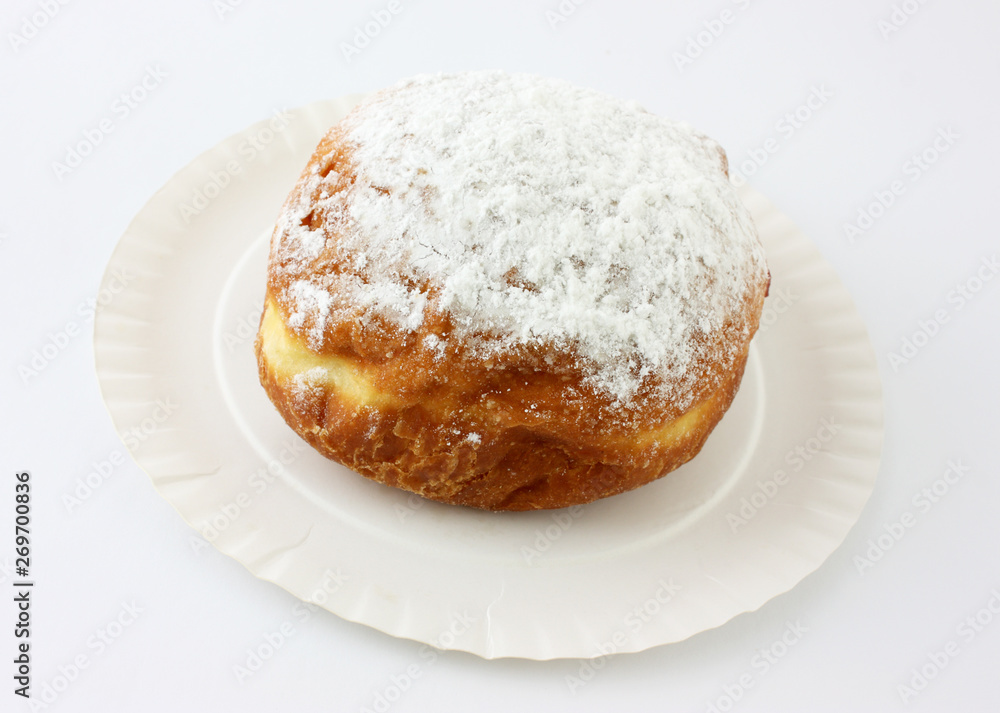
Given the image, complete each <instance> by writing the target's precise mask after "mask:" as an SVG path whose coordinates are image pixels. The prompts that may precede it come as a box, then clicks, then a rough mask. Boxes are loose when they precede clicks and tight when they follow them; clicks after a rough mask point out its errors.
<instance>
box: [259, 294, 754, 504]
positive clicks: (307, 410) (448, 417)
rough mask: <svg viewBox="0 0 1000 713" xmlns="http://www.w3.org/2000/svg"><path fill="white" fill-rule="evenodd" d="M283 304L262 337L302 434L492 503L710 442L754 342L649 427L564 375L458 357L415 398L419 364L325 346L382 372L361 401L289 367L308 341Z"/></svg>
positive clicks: (617, 489)
mask: <svg viewBox="0 0 1000 713" xmlns="http://www.w3.org/2000/svg"><path fill="white" fill-rule="evenodd" d="M277 314H278V310H277V308H276V303H275V302H274V301H273V300H268V303H267V306H266V307H265V313H264V315H263V317H262V330H261V334H260V335H259V336H258V338H257V342H256V350H257V360H258V366H259V372H260V380H261V383H262V384H263V385H264V388H265V389H266V391H267V393H268V395H269V396H270V398H271V400H272V402H273V403H274V405H275V406H276V407H277V409H278V411H279V412H280V413H281V415H282V416H283V417H284V419H285V421H286V422H288V424H289V425H290V426H291V427H292V428H293V429H294V430H295V431H296V432H297V433H299V434H300V435H301V436H302V437H303V438H305V439H306V440H307V441H308V442H309V443H310V444H311V445H312V446H313V447H315V448H316V449H317V450H318V451H319V452H320V453H322V454H323V455H325V456H326V457H328V458H331V459H333V460H336V461H337V462H339V463H342V464H343V465H345V466H347V467H348V468H351V469H352V470H355V471H357V472H359V473H361V474H363V475H365V476H367V477H369V478H371V479H373V480H376V481H378V482H381V483H384V484H386V485H391V486H395V487H398V488H402V489H404V490H409V491H411V492H415V493H418V494H420V495H422V496H424V497H427V498H430V499H432V500H437V501H440V502H445V503H454V504H461V505H469V506H472V507H477V508H485V509H491V510H535V509H549V508H560V507H567V506H570V505H576V504H581V503H587V502H591V501H593V500H597V499H599V498H603V497H607V496H610V495H615V494H618V493H622V492H626V491H628V490H632V489H634V488H637V487H639V486H640V485H644V484H646V483H648V482H650V481H652V480H655V479H657V478H659V477H660V476H662V475H664V474H665V473H667V472H669V471H671V470H674V469H675V468H677V467H679V466H680V465H682V464H684V463H686V462H687V461H688V460H690V459H691V458H693V457H694V456H695V455H696V454H697V453H698V451H699V450H701V447H702V445H703V444H704V442H705V440H706V439H707V438H708V435H709V434H710V433H711V431H712V429H713V428H714V427H715V425H716V424H717V423H718V422H719V420H720V419H721V418H722V416H723V414H724V413H725V411H726V409H727V408H728V407H729V405H730V403H731V402H732V399H733V397H734V396H735V395H736V391H737V389H738V388H739V384H740V380H741V378H742V375H743V370H744V367H745V365H746V353H745V352H744V354H743V356H742V357H741V358H740V359H739V361H738V363H737V364H736V365H735V366H734V368H732V369H730V370H729V371H728V372H727V373H726V374H724V375H723V376H722V378H721V379H720V380H719V381H718V382H717V385H716V387H715V389H714V390H713V391H712V392H711V393H710V394H709V395H708V396H707V397H706V398H705V399H703V400H702V401H701V402H699V403H698V404H697V405H696V406H694V407H693V408H691V409H690V410H688V411H687V412H686V413H685V414H684V415H681V416H678V417H676V418H672V419H667V420H664V419H663V418H662V415H663V414H662V413H660V414H645V417H644V418H643V419H642V424H643V426H642V427H639V428H635V427H633V428H631V429H627V430H623V429H622V428H614V427H610V428H602V424H601V423H600V422H595V421H589V420H586V419H581V418H580V411H584V412H586V411H590V412H593V411H595V409H594V403H595V399H593V398H591V399H589V400H588V399H584V400H583V401H586V403H584V404H578V405H579V407H580V409H579V410H577V409H576V408H575V407H574V406H567V402H566V399H565V395H566V390H564V389H562V388H560V387H559V384H562V383H565V382H562V381H561V379H560V380H559V381H558V383H556V382H555V381H554V380H553V379H552V377H551V375H549V374H546V373H544V372H540V373H534V374H527V375H526V374H523V373H520V372H518V373H517V374H516V375H514V374H511V373H509V372H506V373H504V372H503V371H502V370H501V372H500V374H497V373H496V372H497V370H496V369H491V370H489V371H490V372H491V378H490V379H489V381H486V380H484V379H483V378H482V376H483V375H482V373H480V374H478V376H479V379H478V380H477V379H476V378H475V376H476V375H475V374H474V373H470V372H468V371H461V370H456V369H455V368H454V367H455V366H456V365H455V364H454V363H452V364H450V366H451V367H453V368H452V369H451V372H452V374H453V375H454V376H453V378H452V379H450V380H449V382H447V383H446V384H445V385H441V386H439V387H438V388H425V389H422V390H420V391H419V393H417V394H412V395H410V396H409V397H406V396H404V394H406V393H407V389H404V388H401V387H402V386H403V384H404V383H405V382H406V381H407V380H408V378H407V373H408V372H403V371H396V372H392V371H391V370H390V371H389V372H388V373H386V369H384V365H383V364H379V363H377V362H372V361H368V360H365V359H360V358H355V359H347V360H340V361H339V362H337V365H336V366H335V365H334V364H333V362H332V361H330V359H329V358H324V357H319V356H318V355H314V356H313V358H317V359H320V360H321V361H322V363H324V364H326V365H327V366H328V367H329V369H330V370H333V371H336V372H337V373H338V374H343V372H349V377H343V376H341V377H338V379H337V380H338V381H341V383H342V380H343V378H350V379H351V380H353V381H354V382H355V383H364V384H369V385H371V384H373V383H377V384H378V386H379V388H378V393H379V394H380V395H381V397H382V398H380V399H374V398H370V397H371V392H370V391H369V389H370V386H367V387H365V388H364V389H362V391H363V393H365V394H367V395H368V396H369V398H366V399H362V400H359V399H358V398H356V397H355V395H354V394H352V393H351V392H350V390H349V389H345V388H343V386H342V385H338V384H335V383H333V382H330V381H327V382H325V383H324V381H323V380H322V379H320V380H318V381H315V382H312V383H302V382H300V383H298V384H297V383H296V375H301V374H302V373H303V371H302V370H297V371H289V370H286V369H284V368H283V367H284V365H285V361H286V356H287V352H285V351H283V349H284V348H285V347H286V346H287V344H288V343H291V344H292V347H291V348H292V349H293V350H300V352H299V353H300V354H307V355H308V354H309V350H308V349H307V348H306V347H305V346H304V345H302V344H301V342H298V341H297V339H296V338H295V337H294V335H292V334H290V333H289V332H287V331H286V332H284V334H282V335H281V338H280V339H279V338H277V337H276V335H275V333H274V331H273V325H274V324H275V323H276V321H277V320H276V319H275V317H276V315H277ZM265 325H272V326H270V327H265ZM277 328H278V329H283V325H280V324H279V326H278V327H277ZM276 344H277V345H279V346H277V347H276V346H275V345H276ZM282 345H284V346H282ZM310 363H312V362H310ZM373 375H377V376H373ZM389 383H393V384H395V385H396V386H397V388H395V389H393V388H391V387H388V386H387V384H389ZM475 383H478V388H473V384H475ZM578 386H579V384H578ZM383 389H384V390H383ZM459 394H461V396H459ZM578 400H579V399H578ZM379 401H380V402H379ZM531 405H534V407H535V408H531V407H530V406H531ZM588 407H589V408H588ZM655 416H659V417H660V418H655ZM470 435H472V436H473V438H471V439H470Z"/></svg>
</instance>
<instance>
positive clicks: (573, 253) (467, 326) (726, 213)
mask: <svg viewBox="0 0 1000 713" xmlns="http://www.w3.org/2000/svg"><path fill="white" fill-rule="evenodd" d="M341 128H342V129H344V130H345V132H344V139H345V140H346V142H347V143H348V144H349V145H350V146H351V147H352V148H353V152H354V153H353V164H354V168H355V170H356V172H357V176H356V180H354V182H353V184H351V185H350V187H349V188H348V189H347V190H339V191H334V190H326V189H325V188H324V186H325V185H328V184H329V185H333V184H334V182H335V181H336V180H337V178H338V177H337V176H335V175H333V176H329V175H328V176H323V175H321V174H320V173H315V174H313V175H312V176H310V177H309V179H308V185H307V186H306V190H303V191H302V195H303V196H304V197H305V198H308V197H309V196H314V195H319V196H320V197H319V199H318V201H316V202H315V203H313V202H311V201H306V200H303V201H301V202H300V203H299V204H295V205H289V206H286V211H285V214H284V215H283V216H282V219H281V221H279V226H278V228H279V235H280V236H281V238H280V244H279V246H278V250H279V252H280V253H281V255H282V256H283V258H284V260H285V263H286V264H287V265H288V267H287V268H286V269H288V270H290V271H292V272H293V273H294V274H293V277H295V278H296V279H293V280H291V281H290V282H289V286H288V287H287V289H286V291H285V294H283V295H282V298H283V299H284V300H285V301H286V303H287V304H291V305H292V309H291V316H290V318H289V326H290V327H292V328H293V329H301V330H302V331H303V332H304V333H306V336H307V337H308V338H309V339H310V341H311V342H312V343H313V344H314V345H316V344H319V343H320V342H321V341H322V338H323V332H324V329H325V326H326V324H327V321H328V320H329V319H330V316H331V314H333V313H334V312H335V311H336V310H338V309H346V308H347V306H348V305H349V306H350V308H351V309H352V310H355V312H356V311H357V310H359V309H360V310H361V311H362V312H363V313H365V314H372V315H374V314H377V315H379V316H380V317H381V318H383V319H385V320H388V321H389V322H390V323H392V324H394V325H396V327H397V328H398V329H401V330H404V331H407V332H416V331H418V330H419V329H420V327H421V325H422V324H423V322H424V318H425V310H427V309H428V308H431V307H433V308H434V309H439V310H444V311H446V312H447V313H448V314H449V315H450V316H451V319H452V323H453V324H454V327H455V336H457V337H460V338H463V339H469V340H472V342H473V343H474V344H475V345H476V346H475V348H476V349H478V350H480V352H481V353H482V354H483V355H484V356H485V355H488V354H491V353H502V352H504V351H505V350H509V349H512V348H516V347H517V346H519V345H521V346H523V345H530V344H545V345H553V346H555V347H559V348H566V349H571V350H573V351H574V353H575V354H576V355H577V356H578V358H579V360H580V363H581V364H582V365H583V366H584V368H585V371H586V374H587V379H588V380H589V382H590V383H591V384H592V385H593V386H594V387H595V388H596V389H598V390H599V391H601V392H603V393H606V394H608V395H611V396H612V397H614V398H615V399H617V400H619V401H621V402H627V401H628V400H629V399H631V398H632V397H633V396H634V395H635V394H636V393H637V392H638V391H639V389H640V388H641V385H642V384H643V382H644V380H648V379H649V378H650V377H655V380H656V381H657V382H658V383H660V384H661V385H662V386H663V388H664V389H666V390H667V391H668V392H669V393H665V394H664V395H666V396H670V397H671V398H675V399H680V400H683V395H684V392H685V389H688V388H689V387H690V383H691V382H692V381H693V380H694V379H695V378H696V377H697V375H696V374H692V373H690V368H689V367H690V366H691V365H692V364H693V363H694V362H695V361H696V359H697V357H698V353H697V350H698V349H699V348H702V347H699V346H698V345H699V344H702V345H704V344H705V343H706V342H714V341H716V340H714V339H713V335H717V333H718V330H720V329H721V328H722V326H723V323H724V320H725V319H726V317H727V316H728V315H732V314H733V313H735V312H737V311H738V310H739V309H740V308H741V305H742V304H743V302H744V300H746V299H747V291H748V285H750V284H756V283H758V282H759V281H760V279H761V275H762V274H766V265H765V262H764V255H763V251H762V248H761V246H760V244H759V241H758V240H757V236H756V231H755V229H754V227H753V224H752V223H751V221H750V217H749V214H748V213H747V211H746V210H745V208H744V207H743V206H742V204H740V202H739V199H738V198H737V196H736V195H735V192H734V190H733V189H732V187H731V186H730V185H729V182H728V180H727V178H726V176H725V175H724V173H723V172H722V158H721V153H720V151H719V149H718V146H717V145H716V144H715V142H713V141H711V140H710V139H707V138H706V137H704V136H702V135H700V134H698V133H697V132H695V131H693V130H692V129H690V127H687V126H686V125H683V124H679V123H676V122H672V121H669V120H667V119H664V118H662V117H659V116H656V115H653V114H650V113H648V112H645V111H643V110H642V109H641V108H639V107H638V106H636V105H634V104H631V103H626V102H623V101H620V100H617V99H614V98H611V97H608V96H606V95H603V94H600V93H598V92H595V91H591V90H587V89H580V88H577V87H574V86H572V85H570V84H567V83H565V82H561V81H556V80H549V79H542V78H539V77H534V76H530V75H508V74H504V73H500V72H470V73H463V74H455V75H433V76H420V77H416V78H413V79H410V80H407V81H404V82H402V83H400V84H399V85H397V86H396V87H393V88H392V89H390V90H388V91H386V92H381V93H379V94H377V95H374V96H373V97H371V98H370V99H369V100H368V101H367V102H366V103H365V104H364V105H363V106H362V107H360V108H359V109H357V110H356V111H355V112H354V113H352V114H351V115H350V116H349V117H348V118H347V119H346V120H345V123H344V124H343V126H342V127H341ZM314 211H318V213H319V215H320V216H321V217H323V218H324V219H325V220H327V221H331V222H334V223H336V224H337V226H338V228H337V230H336V233H337V237H336V240H335V241H334V240H333V239H331V238H329V237H327V235H326V234H325V233H324V231H323V229H322V227H318V228H311V227H309V223H308V221H306V217H307V216H308V215H310V214H312V213H313V212H314ZM324 250H327V251H332V252H333V253H335V254H336V257H337V260H339V261H340V262H341V263H342V264H346V265H349V266H350V269H349V270H343V271H340V272H338V274H337V275H336V276H330V275H317V274H315V273H314V272H311V271H309V270H308V269H306V267H307V266H309V265H311V264H312V261H314V260H316V259H317V258H318V257H319V256H320V255H321V254H322V252H323V251H324ZM296 271H299V272H296ZM428 285H431V286H432V288H429V287H428ZM431 292H433V294H431ZM420 344H421V345H422V348H425V349H428V350H432V351H435V352H437V353H440V354H443V353H444V343H443V340H442V339H439V338H438V337H437V336H435V335H426V336H425V337H423V338H422V339H421V341H420Z"/></svg>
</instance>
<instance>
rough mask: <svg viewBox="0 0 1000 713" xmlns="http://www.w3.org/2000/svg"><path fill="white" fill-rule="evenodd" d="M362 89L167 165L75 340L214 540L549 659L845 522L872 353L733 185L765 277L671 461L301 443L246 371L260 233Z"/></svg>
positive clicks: (327, 600) (438, 633)
mask: <svg viewBox="0 0 1000 713" xmlns="http://www.w3.org/2000/svg"><path fill="white" fill-rule="evenodd" d="M358 98H359V97H348V98H344V99H339V100H334V101H327V102H321V103H317V104H313V105H310V106H307V107H304V108H302V109H298V110H295V111H292V112H287V113H285V114H278V115H275V116H273V117H271V118H270V119H268V120H265V121H263V122H261V123H258V124H255V125H254V126H252V127H250V128H249V129H247V130H246V131H244V132H242V133H240V134H237V135H235V136H233V137H232V138H229V139H227V140H226V141H223V142H222V143H221V144H219V145H218V146H216V147H215V148H213V149H212V150H210V151H208V152H206V153H205V154H203V155H202V156H201V157H199V158H198V159H197V160H195V161H194V162H193V163H191V164H190V165H189V166H188V167H186V168H185V169H184V170H182V171H181V172H180V173H178V174H177V175H176V176H175V177H174V178H172V179H171V180H170V181H169V182H168V183H167V185H166V186H164V187H163V188H162V189H161V190H160V191H159V192H158V193H157V194H156V195H154V196H153V197H152V199H151V200H150V201H149V203H148V204H147V205H146V206H145V207H144V208H143V209H142V211H141V212H140V213H139V215H138V216H137V217H136V218H135V220H134V221H133V223H132V225H131V226H129V229H128V231H127V232H126V233H125V235H124V236H123V237H122V239H121V241H120V243H119V244H118V246H117V248H116V250H115V252H114V254H113V256H112V258H111V260H110V263H109V265H108V268H107V272H106V274H105V277H104V281H103V284H102V290H103V289H106V290H108V291H107V292H102V293H101V294H109V295H111V294H113V295H114V297H113V298H112V299H111V300H110V301H109V303H108V304H106V305H105V306H104V308H103V309H102V310H101V311H100V313H99V315H98V317H97V319H96V321H95V330H94V332H95V333H94V349H95V352H96V364H97V373H98V378H99V381H100V384H101V390H102V393H103V396H104V400H105V402H106V404H107V408H108V411H109V412H110V414H111V417H112V419H113V421H114V424H115V427H116V428H117V430H118V431H119V433H120V434H121V436H122V439H123V441H124V442H125V444H126V446H127V447H128V448H129V450H130V451H131V453H132V455H133V457H134V458H135V460H136V462H137V463H138V464H139V466H140V467H142V469H143V470H145V471H146V472H147V473H148V474H149V477H150V478H151V479H152V481H153V483H154V484H155V486H156V488H157V490H158V491H159V493H160V494H161V495H162V496H163V497H164V498H166V499H167V500H168V501H169V502H170V503H171V504H173V505H174V507H176V508H177V510H178V511H179V512H180V513H181V515H182V516H183V517H184V518H185V520H187V522H189V523H190V524H191V526H192V527H194V528H195V529H196V530H198V531H199V532H200V533H202V535H203V536H204V537H205V538H206V539H208V540H209V541H211V542H212V544H214V545H215V546H216V547H217V548H218V549H219V550H220V551H222V552H224V553H226V554H227V555H230V556H232V557H234V558H235V559H237V560H238V561H240V562H241V563H243V564H244V565H245V566H246V567H247V569H249V570H250V571H251V572H252V573H254V574H255V575H257V576H258V577H261V578H263V579H266V580H269V581H272V582H274V583H276V584H278V585H280V586H281V587H283V588H285V589H286V590H288V591H289V592H291V593H292V594H294V595H295V596H297V597H299V598H301V599H303V600H305V601H309V602H314V603H317V604H319V605H321V606H323V607H325V608H326V609H328V610H329V611H331V612H333V613H335V614H337V615H339V616H341V617H344V618H345V619H349V620H351V621H356V622H361V623H364V624H367V625H369V626H372V627H375V628H376V629H379V630H381V631H384V632H386V633H388V634H392V635H393V636H400V637H406V638H409V639H414V640H417V641H421V642H425V643H428V644H431V645H433V646H437V647H439V648H443V649H458V650H463V651H469V652H472V653H474V654H478V655H479V656H483V657H487V658H494V657H522V658H531V659H550V658H560V657H595V656H599V655H603V654H607V653H610V652H627V651H640V650H643V649H647V648H649V647H652V646H657V645H661V644H667V643H670V642H675V641H680V640H682V639H685V638H687V637H689V636H691V635H693V634H696V633H698V632H700V631H704V630H706V629H710V628H712V627H716V626H719V625H720V624H723V623H724V622H726V621H728V620H729V619H731V618H732V617H734V616H736V615H737V614H740V613H741V612H745V611H751V610H754V609H756V608H758V607H760V606H761V605H762V604H764V603H765V602H767V601H768V600H769V599H771V598H772V597H775V596H776V595H778V594H781V593H782V592H785V591H787V590H788V589H790V588H791V587H793V586H794V585H795V584H796V583H797V582H799V581H800V580H801V579H802V578H803V577H805V576H806V575H807V574H809V573H810V572H812V571H814V570H815V569H816V568H817V567H819V566H820V565H821V564H822V563H823V561H824V560H825V559H826V558H827V557H828V556H829V555H830V553H832V552H833V551H834V550H835V549H836V548H837V546H838V545H839V544H840V543H841V542H842V541H843V539H844V537H845V536H846V535H847V532H848V530H849V529H850V528H851V526H852V525H853V524H854V522H855V521H856V520H857V518H858V517H859V515H860V513H861V510H862V508H863V506H864V504H865V502H866V501H867V499H868V496H869V494H870V493H871V491H872V488H873V486H874V482H875V476H876V473H877V471H878V464H879V454H880V448H881V441H882V404H881V389H880V383H879V378H878V372H877V369H876V362H875V357H874V354H873V352H872V349H871V346H870V344H869V342H868V338H867V335H866V332H865V328H864V325H863V324H862V322H861V320H860V318H859V317H858V314H857V312H856V311H855V309H854V306H853V304H852V302H851V299H850V297H849V295H848V294H847V293H846V291H845V290H844V288H843V286H842V285H841V283H840V282H839V281H838V279H837V276H836V275H835V274H834V272H833V270H832V269H831V268H830V266H829V265H828V264H827V263H826V262H825V261H824V260H823V259H822V257H821V256H820V254H819V252H818V251H817V250H816V248H815V247H813V246H812V245H811V244H810V243H809V241H808V240H806V239H805V238H804V237H803V236H802V235H801V233H800V232H799V231H798V230H797V229H796V228H795V226H793V225H792V224H791V223H790V221H789V220H788V219H787V218H786V217H784V216H783V215H782V214H781V213H779V212H778V211H777V210H776V209H775V208H774V206H772V205H771V204H770V203H769V202H768V201H767V200H766V199H765V198H764V197H762V196H761V195H759V194H758V193H754V192H753V191H750V190H745V191H744V199H745V201H746V202H747V204H748V206H749V207H750V209H751V211H752V212H753V215H754V218H755V220H756V221H757V225H758V227H759V230H760V233H761V237H762V239H763V242H764V245H765V248H766V249H767V254H768V262H769V265H770V268H771V271H772V275H773V283H772V287H771V296H770V297H769V298H768V300H767V303H766V305H765V310H764V314H763V317H762V328H761V331H760V332H759V334H758V335H757V337H756V338H755V339H754V343H753V346H752V349H751V355H750V359H749V363H748V365H747V370H746V375H745V377H744V379H743V385H742V388H741V390H740V393H739V395H738V396H737V398H736V400H735V402H734V403H733V406H732V408H731V409H730V411H729V413H728V414H727V415H726V416H725V418H724V419H723V420H722V423H721V424H720V425H719V426H718V428H717V429H716V430H715V432H714V433H713V434H712V436H711V437H710V439H709V441H708V443H707V444H706V445H705V447H704V449H703V451H702V453H701V454H700V455H699V456H698V457H697V458H695V459H694V460H693V461H692V462H691V463H689V464H687V465H685V466H684V467H682V468H681V469H679V470H677V471H675V472H674V473H672V474H670V475H668V476H667V477H665V478H663V479H661V480H660V481H658V482H656V483H653V484H651V485H648V486H645V487H643V488H640V489H639V490H636V491H633V492H631V493H626V494H624V495H619V496H616V497H613V498H609V499H606V500H603V501H599V502H596V503H593V504H591V505H587V506H584V507H577V508H570V509H566V510H559V511H549V512H533V513H489V512H480V511H476V510H471V509H467V508H461V507H449V506H445V505H440V504H437V503H432V502H429V501H424V500H422V499H420V498H418V497H416V496H411V495H408V494H406V493H403V492H401V491H397V490H394V489H391V488H387V487H384V486H381V485H378V484H376V483H373V482H371V481H368V480H366V479H364V478H362V477H360V476H358V475H356V474H354V473H352V472H350V471H348V470H346V469H344V468H342V467H340V466H338V465H336V464H334V463H332V462H330V461H327V460H326V459H324V458H323V457H321V456H320V455H318V454H316V453H315V452H313V451H312V450H311V449H310V448H309V447H307V446H306V445H305V444H304V442H302V441H301V440H300V439H299V438H298V437H297V436H296V435H295V434H294V433H293V432H292V431H291V430H290V429H289V428H288V427H287V426H286V425H285V423H284V422H283V421H282V419H281V417H280V416H279V415H278V414H277V412H276V411H275V410H274V408H273V407H272V406H271V404H270V402H269V401H268V399H267V396H266V395H265V393H264V391H263V389H262V388H261V387H260V386H259V384H258V382H257V369H256V362H255V360H254V355H253V337H254V334H255V332H256V327H257V322H258V319H259V315H260V309H261V299H262V297H263V293H264V284H265V279H264V278H265V264H266V257H267V240H268V237H269V235H270V231H271V226H272V224H273V222H274V220H275V218H276V217H277V214H278V210H279V208H280V206H281V204H282V202H283V200H284V198H285V196H286V195H287V193H288V191H289V190H290V188H291V186H292V185H293V183H294V182H295V180H296V178H297V177H298V174H299V172H300V171H301V170H302V167H303V166H304V165H305V163H306V160H307V158H308V157H309V155H310V154H311V153H312V151H313V150H314V148H315V146H316V143H317V142H318V140H319V138H320V137H321V136H322V134H323V133H324V132H325V131H326V130H327V128H328V127H329V126H330V125H332V124H333V123H334V122H335V121H337V120H338V119H339V118H340V117H341V116H342V115H343V114H344V113H345V112H346V111H347V110H348V109H349V108H350V107H351V106H352V105H353V104H354V103H355V102H356V101H357V100H358Z"/></svg>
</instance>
